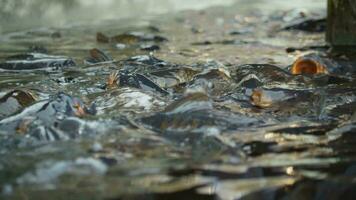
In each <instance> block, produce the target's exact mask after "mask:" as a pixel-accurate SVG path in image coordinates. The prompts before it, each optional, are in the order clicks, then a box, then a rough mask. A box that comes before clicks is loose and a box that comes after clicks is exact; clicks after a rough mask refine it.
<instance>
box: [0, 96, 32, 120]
mask: <svg viewBox="0 0 356 200" xmlns="http://www.w3.org/2000/svg"><path fill="white" fill-rule="evenodd" d="M35 101H36V99H35V97H34V95H33V94H32V93H31V92H30V91H26V90H13V91H11V92H8V93H6V94H5V95H4V96H3V97H1V98H0V119H3V118H5V117H7V116H10V115H12V114H15V113H16V112H18V111H20V110H22V109H23V108H25V107H27V106H29V105H31V104H33V103H34V102H35Z"/></svg>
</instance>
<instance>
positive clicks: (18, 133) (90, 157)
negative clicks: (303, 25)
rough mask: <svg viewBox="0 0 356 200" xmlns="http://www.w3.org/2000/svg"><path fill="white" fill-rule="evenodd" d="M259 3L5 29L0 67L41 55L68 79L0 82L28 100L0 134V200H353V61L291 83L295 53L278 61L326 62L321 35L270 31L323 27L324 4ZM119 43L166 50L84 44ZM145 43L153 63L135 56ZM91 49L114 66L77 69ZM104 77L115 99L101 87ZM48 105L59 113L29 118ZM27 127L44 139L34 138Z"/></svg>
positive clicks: (8, 76)
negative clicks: (55, 59)
mask: <svg viewBox="0 0 356 200" xmlns="http://www.w3.org/2000/svg"><path fill="white" fill-rule="evenodd" d="M269 2H270V3H269V5H268V4H266V3H265V1H254V2H252V3H251V2H249V3H247V1H242V0H241V1H237V2H236V3H235V4H233V6H226V5H225V7H224V4H220V3H221V2H218V4H220V5H221V6H219V7H211V8H205V6H204V7H202V10H186V9H185V8H184V6H181V8H180V7H179V6H178V8H177V9H176V11H177V10H178V11H179V12H176V13H171V14H169V15H167V14H161V15H153V14H156V13H157V12H161V11H156V10H155V9H153V10H154V11H148V15H143V16H141V17H137V16H136V15H135V16H133V17H131V16H130V17H127V16H123V17H122V16H118V18H117V19H109V20H108V19H107V17H103V18H99V19H97V20H95V21H92V22H90V23H89V22H83V21H80V19H81V18H79V19H78V22H75V23H67V22H68V21H66V19H65V18H64V19H63V23H64V24H65V26H44V27H42V28H33V29H31V30H27V29H26V30H21V31H10V30H11V28H9V29H8V31H5V32H6V33H4V34H2V35H1V37H0V40H1V43H0V59H1V63H5V62H6V61H9V58H8V57H9V56H13V55H17V54H23V53H26V52H29V51H30V52H35V51H37V52H38V51H41V52H42V53H45V54H48V55H61V56H65V57H68V58H71V59H72V60H73V61H74V62H75V63H76V66H74V67H73V66H72V67H70V66H68V67H57V68H53V67H45V68H40V69H38V70H26V71H24V70H3V71H1V74H0V88H1V93H0V96H3V95H5V94H6V93H7V92H9V91H11V90H13V89H22V90H29V91H31V93H33V94H34V96H35V99H36V101H35V102H32V103H31V105H26V106H24V107H26V108H27V109H28V110H30V112H21V110H19V111H17V113H18V112H20V113H21V114H22V115H21V114H20V115H21V116H20V117H19V118H20V119H21V120H22V119H23V118H24V117H23V116H26V117H27V118H26V119H28V118H31V116H32V117H33V116H35V117H37V118H38V119H36V120H34V121H33V123H32V124H30V125H26V124H25V125H23V126H24V127H22V124H23V123H22V122H23V121H21V123H20V125H21V126H20V128H19V127H17V128H16V130H13V129H11V127H12V122H13V121H12V120H13V119H15V122H17V121H16V120H17V118H16V116H17V115H16V114H17V113H16V112H15V113H14V114H13V115H15V117H13V118H11V116H8V117H5V119H3V120H1V121H0V126H1V127H2V129H3V130H0V137H1V139H0V142H1V145H0V153H1V158H0V177H1V178H0V189H1V198H4V199H48V197H50V198H51V199H63V198H65V199H184V198H185V199H341V198H342V199H352V197H354V196H355V195H356V194H355V191H354V190H353V188H355V178H356V171H355V163H356V162H355V161H356V160H355V159H356V158H355V156H354V153H355V151H356V149H355V147H354V143H355V141H356V140H355V137H354V135H353V133H354V132H355V114H354V111H355V105H356V104H355V98H356V94H355V81H354V78H355V75H354V74H355V73H354V71H352V70H350V69H349V68H347V66H349V65H350V66H352V65H353V62H352V58H351V57H349V58H348V59H345V56H344V57H343V56H341V58H340V57H337V58H334V57H333V58H330V59H332V61H334V60H335V61H337V62H338V63H344V64H343V65H342V66H343V68H342V69H344V71H342V70H341V72H338V71H337V70H334V71H336V72H335V74H330V75H320V76H317V75H315V76H309V75H299V76H296V75H291V74H290V73H289V72H288V68H290V65H291V64H292V63H293V62H294V61H295V59H296V58H297V57H298V56H300V54H301V53H306V52H298V51H296V52H292V53H287V52H286V48H287V47H294V48H300V47H305V46H321V47H320V49H321V50H320V51H319V52H317V53H321V54H327V53H326V52H325V50H324V49H323V48H322V46H324V45H325V43H324V33H323V32H321V33H307V32H303V31H295V30H292V31H286V30H281V28H282V27H284V26H285V25H288V24H290V23H291V22H293V20H295V19H296V18H298V17H300V16H299V14H298V13H299V12H300V11H298V10H297V11H296V10H290V9H292V8H295V9H301V8H305V9H306V10H303V13H306V15H307V16H309V15H315V16H317V17H323V16H325V5H324V2H323V1H313V2H312V3H310V2H308V1H302V0H300V1H297V2H296V3H295V4H294V3H293V5H291V4H289V3H287V4H286V3H284V1H272V2H271V1H269ZM139 3H140V2H139ZM141 3H142V2H141ZM192 6H193V5H192ZM78 9H79V8H78ZM182 9H183V11H182ZM163 10H165V11H167V9H163ZM111 12H112V11H109V12H108V16H109V18H113V17H112V16H111V15H110V14H111ZM147 16H149V17H147ZM43 24H44V25H46V24H47V23H43ZM33 26H34V27H36V26H37V25H33ZM157 29H158V30H157ZM131 31H135V32H142V33H145V34H146V35H149V34H153V35H159V36H163V37H165V38H167V39H168V41H166V42H154V41H147V40H148V39H147V38H148V37H146V38H145V41H140V42H136V43H135V42H134V43H133V44H131V43H130V42H132V38H131V40H122V41H123V42H127V41H129V43H130V44H126V45H124V44H119V45H118V44H117V43H118V42H117V41H116V40H115V41H116V42H111V43H102V42H98V41H97V38H96V34H97V32H102V33H104V34H106V35H108V36H115V35H118V34H122V33H125V32H131ZM111 40H112V41H113V40H114V39H111ZM152 44H155V45H158V46H159V47H160V50H158V51H154V52H147V51H144V50H141V49H140V48H141V46H140V45H152ZM92 48H99V49H102V50H104V51H105V52H106V53H108V54H110V55H111V56H112V58H113V60H111V61H106V62H104V63H102V62H101V63H100V62H99V63H96V64H94V65H92V64H90V63H89V62H88V60H89V61H91V60H90V59H88V58H89V57H90V55H89V50H90V49H92ZM314 52H315V51H314ZM138 55H151V56H154V57H156V58H158V59H160V60H162V61H160V60H145V59H146V58H150V57H147V56H146V57H144V56H143V57H134V56H138ZM132 57H133V58H132ZM129 58H131V59H129ZM46 59H48V58H46ZM127 59H129V60H127ZM15 60H16V59H15ZM345 63H346V64H345ZM246 64H258V65H246ZM36 66H38V65H36ZM271 66H272V67H271ZM275 66H277V67H275ZM332 67H335V68H337V66H336V65H332V66H331V69H329V71H330V72H331V71H332V70H333V69H334V68H332ZM282 70H284V71H282ZM116 71H120V73H119V80H118V81H119V82H120V83H119V86H117V85H116V84H113V85H109V86H107V87H105V84H107V79H108V77H109V75H110V74H111V73H113V72H116ZM334 71H332V72H334ZM339 71H340V70H339ZM334 75H335V76H334ZM335 77H336V78H335ZM150 80H152V82H150ZM58 92H64V93H66V94H68V95H71V96H74V97H78V98H80V99H81V100H82V101H83V103H84V104H86V105H87V107H88V109H89V107H90V105H92V104H95V105H96V114H95V115H90V114H89V115H86V116H81V115H77V114H78V113H76V111H78V110H75V109H76V108H77V107H75V106H73V104H71V101H73V102H76V101H75V100H73V99H71V98H70V97H66V96H64V97H63V96H62V97H61V98H54V99H53V96H55V95H56V94H57V93H58ZM48 99H51V100H48ZM62 99H65V100H62ZM47 102H50V103H52V104H49V105H53V108H54V109H56V108H57V107H58V108H57V109H60V108H62V107H64V108H65V111H66V112H63V113H60V112H59V113H60V115H59V114H57V113H52V112H50V111H51V110H46V109H44V110H45V111H44V112H42V115H41V114H39V113H41V112H34V110H36V109H38V107H42V106H43V104H46V103H47ZM63 102H65V103H63ZM0 103H2V102H0ZM11 105H12V104H11ZM68 105H69V107H70V108H68ZM49 107H50V106H49ZM26 108H24V109H25V111H28V110H26ZM90 108H91V107H90ZM0 109H1V107H0ZM67 109H69V111H72V110H74V112H73V113H72V114H68V112H69V111H68V110H67ZM70 109H72V110H70ZM67 111H68V112H67ZM31 112H34V114H31ZM26 113H27V114H26ZM28 113H30V114H28ZM5 115H6V113H5ZM0 116H2V115H0ZM30 120H31V119H30ZM5 122H6V123H5ZM25 122H26V121H25ZM30 122H31V121H30ZM9 127H10V128H9ZM27 127H29V128H27ZM38 127H41V128H42V130H45V129H46V130H47V128H48V130H51V131H52V132H51V131H48V132H46V134H47V135H45V136H43V137H40V136H41V135H40V133H41V131H38V130H37V129H36V128H38ZM22 128H23V129H22ZM36 131H37V132H36Z"/></svg>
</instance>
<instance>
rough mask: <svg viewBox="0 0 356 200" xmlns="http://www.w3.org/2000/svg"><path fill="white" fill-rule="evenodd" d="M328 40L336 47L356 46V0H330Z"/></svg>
mask: <svg viewBox="0 0 356 200" xmlns="http://www.w3.org/2000/svg"><path fill="white" fill-rule="evenodd" d="M327 27H328V28H327V33H326V40H327V42H329V43H330V44H331V45H332V46H334V47H356V0H328V20H327Z"/></svg>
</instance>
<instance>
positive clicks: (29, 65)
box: [0, 53, 76, 71]
mask: <svg viewBox="0 0 356 200" xmlns="http://www.w3.org/2000/svg"><path fill="white" fill-rule="evenodd" d="M75 65H76V64H75V62H74V61H73V60H72V59H71V58H68V57H65V56H52V55H47V54H41V53H28V54H20V55H15V56H11V57H9V58H8V59H7V61H5V62H3V63H0V69H3V70H14V71H21V70H50V71H51V70H60V69H62V68H66V67H73V66H75Z"/></svg>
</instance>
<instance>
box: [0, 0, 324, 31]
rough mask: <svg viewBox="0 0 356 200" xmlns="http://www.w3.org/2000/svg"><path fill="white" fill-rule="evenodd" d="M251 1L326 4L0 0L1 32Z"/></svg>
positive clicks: (317, 0) (316, 1)
mask: <svg viewBox="0 0 356 200" xmlns="http://www.w3.org/2000/svg"><path fill="white" fill-rule="evenodd" d="M251 4H254V6H256V9H257V10H261V11H263V10H268V9H275V8H276V7H279V8H281V9H288V8H295V7H302V8H314V7H315V8H320V7H326V0H313V1H310V0H293V3H291V1H285V0H252V1H250V0H100V1H97V0H0V32H10V31H16V30H22V29H27V28H36V27H40V26H50V27H58V26H65V25H70V24H73V23H74V24H75V23H78V22H82V23H89V22H98V21H101V20H106V19H124V18H132V17H149V16H152V15H158V14H164V13H172V12H177V11H182V10H197V9H205V8H207V7H211V6H232V5H233V6H237V7H243V6H246V5H248V6H251ZM271 5H273V6H271ZM240 10H241V8H240Z"/></svg>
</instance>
